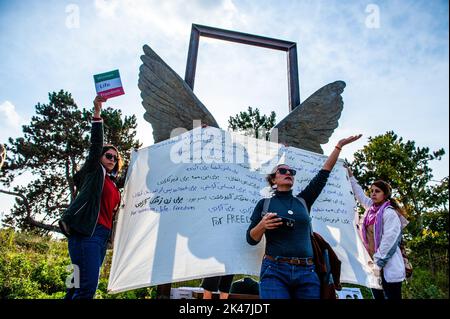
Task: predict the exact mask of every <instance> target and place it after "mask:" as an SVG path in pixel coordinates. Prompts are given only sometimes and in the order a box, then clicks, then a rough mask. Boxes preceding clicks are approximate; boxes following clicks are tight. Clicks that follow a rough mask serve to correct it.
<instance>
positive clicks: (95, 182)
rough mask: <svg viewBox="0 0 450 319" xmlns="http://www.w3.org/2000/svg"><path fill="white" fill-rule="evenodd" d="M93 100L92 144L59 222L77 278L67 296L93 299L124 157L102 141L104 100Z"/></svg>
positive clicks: (110, 228)
mask: <svg viewBox="0 0 450 319" xmlns="http://www.w3.org/2000/svg"><path fill="white" fill-rule="evenodd" d="M105 101H106V99H105V98H103V97H101V96H97V97H96V98H95V100H94V117H93V119H92V128H91V146H90V148H89V155H88V157H87V159H86V162H85V164H84V165H83V167H82V168H81V170H80V171H79V172H77V174H75V176H74V183H75V185H76V188H77V196H76V197H75V199H74V200H73V201H72V203H71V204H70V206H69V207H68V209H67V210H66V211H65V212H64V214H63V216H62V218H61V220H60V221H59V226H60V228H61V230H62V232H63V233H64V234H65V235H66V236H67V237H68V246H69V254H70V259H71V260H72V265H73V267H74V272H73V273H74V278H73V283H72V286H71V287H68V288H69V289H68V291H67V294H66V299H92V298H94V296H95V291H96V289H97V285H98V278H99V272H100V267H101V265H102V263H103V259H104V258H105V254H106V248H107V245H108V241H109V238H110V236H111V230H112V224H113V219H114V215H115V213H116V212H117V210H118V208H119V204H120V193H119V190H118V188H117V186H116V185H115V183H114V180H115V177H117V175H118V173H119V171H120V169H121V166H122V160H121V157H120V154H119V152H118V150H117V148H116V147H115V146H113V145H103V120H102V118H101V117H100V112H101V108H102V103H103V102H105Z"/></svg>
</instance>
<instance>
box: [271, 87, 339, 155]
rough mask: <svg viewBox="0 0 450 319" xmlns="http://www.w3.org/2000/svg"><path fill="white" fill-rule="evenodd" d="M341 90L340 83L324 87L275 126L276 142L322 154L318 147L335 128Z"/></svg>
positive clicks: (326, 140) (324, 142)
mask: <svg viewBox="0 0 450 319" xmlns="http://www.w3.org/2000/svg"><path fill="white" fill-rule="evenodd" d="M344 88H345V83H344V82H343V81H336V82H333V83H330V84H327V85H325V86H324V87H322V88H321V89H319V90H317V91H316V92H314V94H312V95H311V96H310V97H309V98H307V99H306V100H305V101H304V102H303V103H301V104H300V105H299V106H297V107H296V108H294V109H293V110H292V112H290V113H289V114H288V115H286V117H285V118H284V119H283V120H282V121H281V122H280V123H278V124H277V125H275V127H276V128H277V129H278V142H279V143H283V144H287V145H288V146H294V147H298V148H301V149H304V150H308V151H311V152H315V153H320V154H323V150H322V147H321V146H320V144H326V143H327V142H328V140H329V139H330V136H331V135H332V134H333V132H334V130H335V129H336V128H337V127H338V120H339V118H340V117H341V112H342V109H343V108H344V102H343V101H342V96H341V93H342V92H344Z"/></svg>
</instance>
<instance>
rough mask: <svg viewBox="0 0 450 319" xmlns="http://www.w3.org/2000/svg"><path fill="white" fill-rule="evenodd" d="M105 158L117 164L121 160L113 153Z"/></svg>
mask: <svg viewBox="0 0 450 319" xmlns="http://www.w3.org/2000/svg"><path fill="white" fill-rule="evenodd" d="M105 157H106V158H107V159H109V160H111V161H114V162H117V161H118V160H119V158H118V157H117V156H116V155H112V154H111V153H105Z"/></svg>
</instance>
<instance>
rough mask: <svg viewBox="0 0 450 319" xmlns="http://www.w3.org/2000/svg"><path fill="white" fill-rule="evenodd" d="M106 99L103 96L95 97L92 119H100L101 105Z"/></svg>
mask: <svg viewBox="0 0 450 319" xmlns="http://www.w3.org/2000/svg"><path fill="white" fill-rule="evenodd" d="M106 100H107V99H106V98H104V97H103V96H100V95H97V96H96V97H95V99H94V117H100V113H101V111H102V103H103V102H106Z"/></svg>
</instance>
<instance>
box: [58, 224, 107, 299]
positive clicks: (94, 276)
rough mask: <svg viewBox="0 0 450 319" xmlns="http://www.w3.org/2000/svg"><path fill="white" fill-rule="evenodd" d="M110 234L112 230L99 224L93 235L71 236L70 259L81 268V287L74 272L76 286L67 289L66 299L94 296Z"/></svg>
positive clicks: (91, 297)
mask: <svg viewBox="0 0 450 319" xmlns="http://www.w3.org/2000/svg"><path fill="white" fill-rule="evenodd" d="M110 234H111V230H109V229H108V228H106V227H104V226H102V225H97V226H96V227H95V231H94V234H93V235H92V237H88V236H83V235H78V234H73V235H71V236H70V237H69V255H70V259H71V260H72V264H73V265H76V266H78V269H79V288H77V286H78V282H77V281H78V278H77V277H78V276H77V272H74V275H75V276H74V280H75V282H74V284H75V288H69V289H68V290H67V293H66V297H65V299H93V298H94V296H95V291H96V290H97V285H98V278H99V274H100V267H101V266H102V263H103V259H104V258H105V255H106V248H107V245H108V240H109V236H110Z"/></svg>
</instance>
